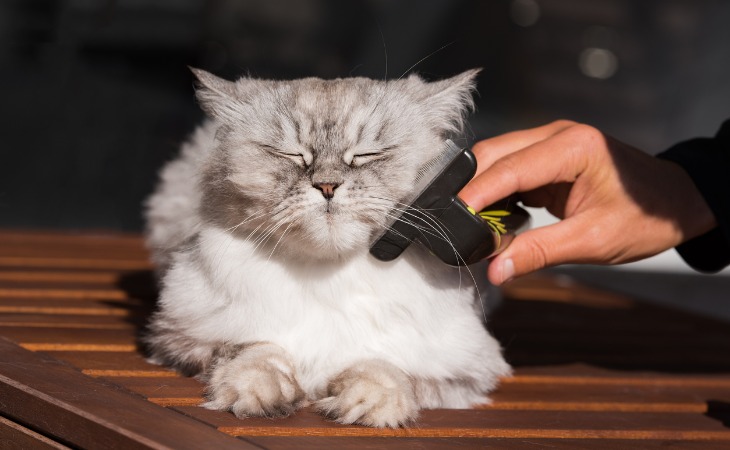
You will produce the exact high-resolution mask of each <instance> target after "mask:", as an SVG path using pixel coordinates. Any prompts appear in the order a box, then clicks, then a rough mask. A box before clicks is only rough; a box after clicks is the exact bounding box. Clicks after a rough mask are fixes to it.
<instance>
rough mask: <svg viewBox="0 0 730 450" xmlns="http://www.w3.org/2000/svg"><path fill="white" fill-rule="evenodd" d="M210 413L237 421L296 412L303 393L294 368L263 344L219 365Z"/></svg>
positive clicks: (272, 347) (282, 354)
mask: <svg viewBox="0 0 730 450" xmlns="http://www.w3.org/2000/svg"><path fill="white" fill-rule="evenodd" d="M207 396H208V398H209V400H210V401H208V402H207V403H205V404H203V405H202V406H203V407H205V408H208V409H214V410H225V411H231V412H233V413H234V414H235V415H236V417H239V418H244V417H248V416H264V417H283V416H287V415H289V414H291V413H292V412H294V411H296V410H297V409H298V408H299V407H300V406H301V405H302V404H303V401H304V397H305V395H304V391H303V390H302V388H301V387H300V386H299V383H298V382H297V380H296V376H295V372H294V367H293V366H292V364H291V363H290V361H289V358H288V357H287V355H286V352H285V351H284V350H283V349H282V348H281V347H279V346H277V345H274V344H269V343H260V344H254V345H250V346H242V350H241V351H240V352H239V353H237V354H235V355H232V356H228V357H224V358H221V359H219V361H217V362H216V364H215V366H214V367H213V369H212V370H211V374H210V380H209V384H208V389H207Z"/></svg>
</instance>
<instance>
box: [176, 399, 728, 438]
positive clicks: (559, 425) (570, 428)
mask: <svg viewBox="0 0 730 450" xmlns="http://www.w3.org/2000/svg"><path fill="white" fill-rule="evenodd" d="M175 409H176V410H178V411H181V412H183V413H185V414H187V415H189V416H190V417H194V418H196V419H198V420H200V421H203V422H205V423H208V424H211V425H213V426H216V427H217V428H218V429H219V430H221V431H223V432H225V433H228V434H231V435H234V436H339V437H351V436H360V437H424V438H426V437H427V438H449V437H468V438H538V439H556V438H566V439H627V440H645V439H667V440H671V439H675V440H677V439H688V440H721V441H728V444H730V429H727V428H725V427H724V426H723V425H722V424H721V423H719V422H717V421H715V420H713V419H711V418H708V417H705V416H702V415H698V414H679V413H653V414H642V413H627V412H620V413H616V412H610V413H604V412H592V411H587V412H584V411H581V412H573V411H560V412H555V411H531V412H530V414H525V413H524V412H522V411H488V410H427V411H423V412H422V414H421V417H420V418H419V420H418V423H417V425H416V426H414V427H410V428H400V429H377V428H367V427H360V426H349V425H338V424H334V423H332V422H328V421H325V420H324V419H323V418H322V417H321V416H319V415H318V414H315V413H314V412H312V411H310V410H303V411H299V412H297V414H295V415H293V416H292V417H290V418H288V419H286V420H282V421H271V420H269V419H261V418H249V419H245V420H243V421H242V420H239V419H236V417H234V416H233V415H231V414H228V413H222V412H218V411H209V410H206V409H203V408H197V407H177V408H175Z"/></svg>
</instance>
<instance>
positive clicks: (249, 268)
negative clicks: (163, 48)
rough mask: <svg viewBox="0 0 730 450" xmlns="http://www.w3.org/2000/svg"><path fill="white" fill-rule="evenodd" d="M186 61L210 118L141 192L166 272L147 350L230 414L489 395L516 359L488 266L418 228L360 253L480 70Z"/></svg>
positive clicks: (151, 242)
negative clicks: (498, 334) (471, 264)
mask: <svg viewBox="0 0 730 450" xmlns="http://www.w3.org/2000/svg"><path fill="white" fill-rule="evenodd" d="M192 70H193V72H194V75H195V77H196V78H197V83H198V85H197V89H196V96H197V99H198V102H199V104H200V106H201V107H202V108H203V110H204V111H205V112H206V114H207V116H208V119H207V121H206V122H205V123H203V125H201V126H200V127H199V128H198V129H197V130H196V131H195V132H194V134H193V135H192V136H191V138H190V139H189V140H188V141H187V142H186V143H185V144H184V145H183V146H182V149H181V154H180V156H179V157H178V158H177V159H175V160H173V161H171V162H169V163H168V165H167V166H166V167H164V168H163V170H162V172H161V180H160V183H159V185H158V187H157V189H156V191H155V192H154V193H153V194H152V196H151V197H150V198H149V199H148V201H147V203H146V217H147V234H146V237H147V244H148V247H149V248H150V249H151V254H152V258H153V261H154V262H155V264H156V267H157V270H158V274H159V276H160V281H161V292H160V298H159V308H158V310H157V311H156V312H155V313H154V314H153V316H152V318H151V321H150V325H149V327H148V332H147V335H146V337H145V338H144V340H145V343H146V344H147V346H148V347H149V352H150V356H151V360H152V361H154V362H156V363H160V364H166V365H168V366H171V367H174V368H176V369H178V370H180V371H182V372H183V373H186V374H190V375H197V376H198V377H199V378H200V379H201V380H203V381H204V382H205V383H206V384H207V390H206V396H207V400H208V401H207V403H205V404H204V405H202V406H204V407H206V408H209V409H215V410H224V411H232V412H233V413H234V414H235V415H236V416H238V417H247V416H266V417H278V416H286V415H288V414H291V413H293V412H294V411H296V410H297V409H298V408H301V407H303V406H305V405H311V406H313V407H314V408H315V409H316V410H317V411H319V412H321V413H322V414H323V415H325V416H326V417H328V418H331V419H333V420H336V421H337V422H340V423H344V424H352V423H357V424H362V425H368V426H374V427H400V426H407V425H408V424H411V423H413V421H414V420H415V419H416V418H417V416H418V413H419V410H420V409H422V408H438V407H443V408H468V407H470V406H472V405H474V404H478V403H484V402H487V401H488V397H487V396H486V394H487V393H488V392H489V391H490V390H492V389H493V388H494V387H495V386H496V385H497V383H498V381H499V379H500V377H504V376H507V375H508V374H510V371H511V369H510V366H509V365H508V364H507V363H506V362H505V360H504V359H503V356H502V354H501V349H500V346H499V343H498V342H497V341H496V340H495V339H494V338H492V337H491V336H490V335H489V334H488V332H487V331H486V329H485V327H484V323H483V320H482V319H483V313H482V309H483V307H482V306H481V302H480V298H479V289H478V288H479V286H480V285H481V286H482V287H484V283H486V282H485V281H483V278H485V277H484V276H483V274H484V273H485V270H484V267H478V268H475V269H473V272H474V273H475V276H474V277H472V276H471V275H470V273H469V272H468V271H466V270H465V269H464V268H461V269H459V268H453V267H449V266H446V265H445V264H443V263H442V262H441V261H439V260H438V259H437V258H435V257H434V256H433V255H430V254H429V253H428V252H427V251H425V250H424V249H423V248H421V247H420V246H418V245H415V244H414V245H411V246H409V247H408V248H407V249H406V251H405V252H404V253H403V254H402V255H401V256H400V257H399V258H397V259H396V260H395V261H392V262H381V261H378V260H376V259H375V258H373V257H372V256H371V255H370V254H369V253H368V250H369V246H370V245H371V244H372V242H373V241H374V239H375V238H377V236H378V235H379V234H380V233H382V231H383V230H384V227H386V226H387V223H388V220H389V218H391V217H392V215H393V210H394V208H395V209H396V210H397V209H398V208H401V209H402V208H403V205H401V203H400V201H401V200H402V199H403V198H404V197H406V196H407V195H408V194H409V192H410V191H411V190H412V189H413V180H414V178H415V177H416V174H417V172H418V170H419V168H421V167H422V166H423V165H424V164H426V163H427V162H428V161H430V160H431V159H432V158H434V157H435V156H437V155H438V154H439V152H440V150H441V149H443V148H444V139H445V138H446V137H448V136H453V135H454V134H455V133H458V132H460V131H461V129H462V127H463V123H464V120H465V119H464V117H465V115H466V113H467V112H468V111H469V110H470V109H471V108H473V100H472V94H473V91H474V89H475V77H476V75H477V73H478V70H470V71H467V72H464V73H462V74H460V75H456V76H454V77H452V78H449V79H445V80H441V81H435V82H426V81H424V80H422V79H421V78H420V77H419V76H417V75H410V76H408V77H406V78H403V79H398V80H389V81H382V80H372V79H367V78H345V79H335V80H322V79H317V78H305V79H299V80H291V81H272V80H264V79H255V78H251V77H243V78H240V79H238V80H237V81H227V80H223V79H221V78H218V77H216V76H215V75H212V74H210V73H208V72H205V71H203V70H199V69H192ZM404 217H407V216H404ZM474 279H476V281H477V282H476V284H475V283H474ZM483 290H484V289H482V291H483Z"/></svg>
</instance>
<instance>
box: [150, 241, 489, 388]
mask: <svg viewBox="0 0 730 450" xmlns="http://www.w3.org/2000/svg"><path fill="white" fill-rule="evenodd" d="M433 264H435V266H432V265H433ZM444 269H445V268H444V266H443V265H442V263H441V262H439V261H436V260H435V258H432V257H430V256H428V255H426V254H424V253H423V252H422V251H420V250H419V249H417V248H415V247H413V248H411V249H409V250H408V251H407V252H406V253H405V254H404V255H403V256H402V257H401V258H399V259H398V260H397V261H394V262H391V263H383V262H380V261H377V260H375V259H374V258H373V257H371V256H370V255H357V256H355V257H352V258H351V259H349V260H346V261H342V262H326V263H318V262H314V261H312V262H302V261H301V260H291V261H286V260H282V259H280V258H277V257H269V252H266V251H260V250H259V251H257V250H255V244H254V243H252V242H250V241H247V240H242V239H236V238H233V237H232V236H231V235H230V234H228V233H226V232H224V231H222V230H218V229H214V228H210V229H207V230H204V231H203V232H202V233H201V235H200V239H199V242H198V247H197V248H196V250H195V251H190V252H186V253H182V254H180V255H179V256H178V260H177V261H176V264H175V265H174V267H173V269H171V271H170V273H169V274H168V277H167V279H166V283H165V288H164V289H163V293H162V297H161V301H162V304H163V306H164V307H166V310H167V311H169V313H170V314H171V315H173V316H175V318H176V319H178V322H177V323H180V324H185V325H184V326H186V327H188V329H186V330H184V332H185V333H186V334H188V335H190V336H191V337H194V338H196V339H199V340H201V341H211V342H215V341H217V342H226V343H233V344H238V343H247V342H261V341H266V342H272V343H275V344H277V345H280V346H281V347H282V348H284V349H285V350H287V351H288V352H289V353H290V354H291V355H292V357H293V358H294V360H295V363H296V365H297V368H298V372H299V377H300V380H299V381H300V384H301V385H302V388H303V389H304V390H305V391H307V392H312V393H314V392H316V391H318V390H321V389H322V388H323V387H324V384H325V383H326V380H327V379H329V378H330V377H331V376H332V375H334V374H335V373H337V372H339V371H341V370H343V368H345V367H347V366H349V365H351V364H353V363H354V362H356V361H358V360H363V359H369V358H380V359H385V360H386V361H389V362H391V363H393V364H395V365H396V366H398V367H400V368H402V369H403V370H404V371H405V372H406V373H414V374H418V375H419V376H420V377H425V378H438V379H442V378H454V379H456V378H461V377H463V376H466V375H472V374H473V372H474V370H475V367H479V366H484V365H485V364H487V365H488V364H489V362H490V361H488V360H485V359H489V358H490V355H499V352H498V351H496V352H495V350H496V343H495V342H494V341H493V339H492V338H491V337H490V336H489V335H488V334H487V333H486V331H485V330H484V328H483V326H482V324H481V323H480V319H479V316H478V315H477V314H475V312H474V308H475V306H474V303H475V300H476V296H475V288H474V285H473V281H472V279H471V278H470V276H469V274H468V273H467V272H465V271H462V273H461V274H460V273H459V272H458V271H457V270H456V269H448V268H447V269H446V270H444ZM477 307H478V306H477ZM181 331H183V330H181Z"/></svg>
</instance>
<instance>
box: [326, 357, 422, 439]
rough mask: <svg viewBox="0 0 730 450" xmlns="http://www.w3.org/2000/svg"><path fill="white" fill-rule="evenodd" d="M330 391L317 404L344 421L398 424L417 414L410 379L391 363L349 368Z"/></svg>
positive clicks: (330, 386) (328, 413) (406, 422)
mask: <svg viewBox="0 0 730 450" xmlns="http://www.w3.org/2000/svg"><path fill="white" fill-rule="evenodd" d="M383 364H387V363H383ZM368 366H370V367H368ZM388 366H389V367H388ZM368 368H369V369H371V370H368ZM328 394H330V395H329V396H328V397H325V398H323V399H320V400H319V401H317V402H316V404H315V406H316V408H317V410H318V411H320V413H322V414H323V415H325V416H327V417H329V418H331V419H333V420H335V421H337V422H339V423H343V424H353V423H358V424H361V425H367V426H371V427H381V428H383V427H390V428H397V427H401V426H404V425H407V424H409V423H411V422H413V421H414V420H415V419H416V417H417V416H418V403H417V401H416V396H415V394H414V392H413V385H412V383H411V381H410V379H409V378H408V377H407V376H406V374H405V373H403V372H402V371H400V369H397V368H396V367H394V366H391V365H389V364H388V365H387V366H385V365H381V364H380V363H379V362H378V364H376V365H374V367H373V365H372V364H365V365H364V366H359V367H357V368H350V369H348V370H346V371H344V372H343V373H342V374H340V376H338V377H337V378H335V379H334V380H333V381H332V382H331V383H330V385H329V387H328Z"/></svg>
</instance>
